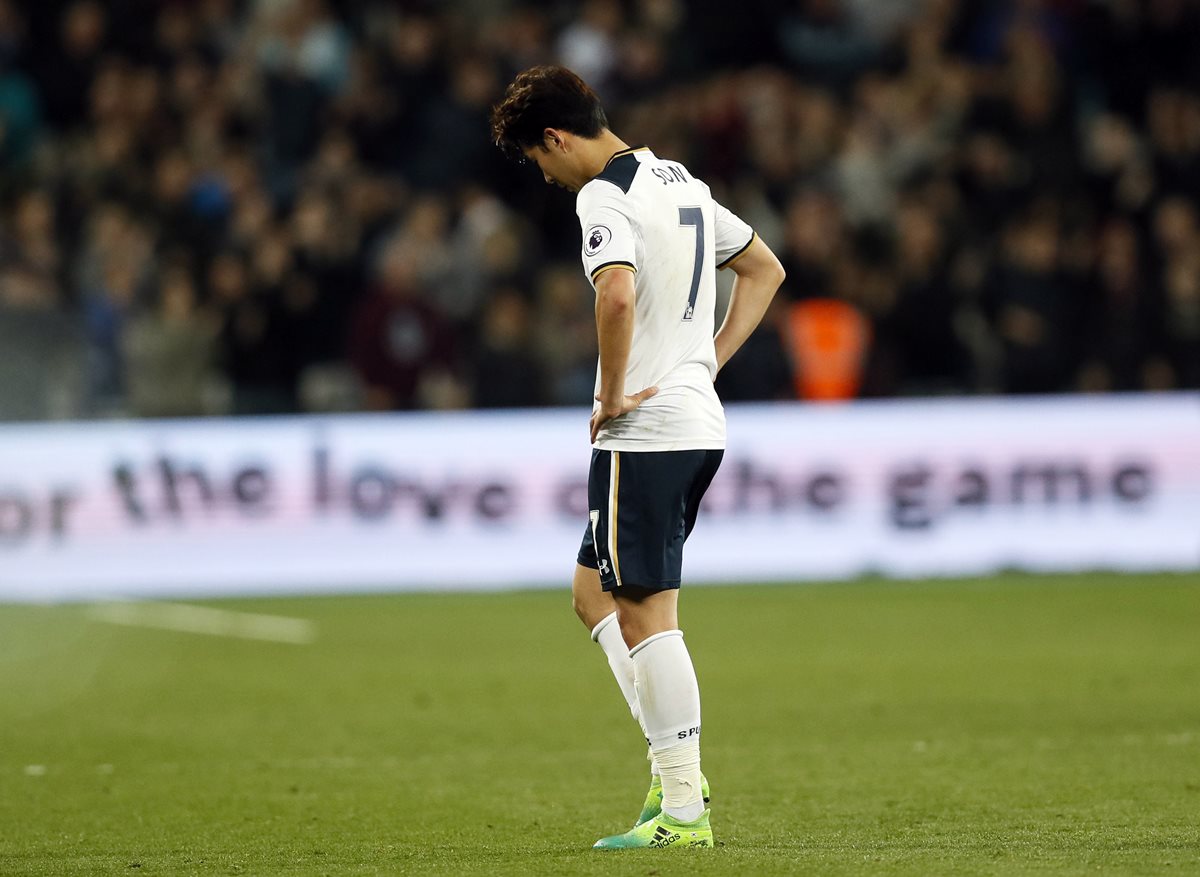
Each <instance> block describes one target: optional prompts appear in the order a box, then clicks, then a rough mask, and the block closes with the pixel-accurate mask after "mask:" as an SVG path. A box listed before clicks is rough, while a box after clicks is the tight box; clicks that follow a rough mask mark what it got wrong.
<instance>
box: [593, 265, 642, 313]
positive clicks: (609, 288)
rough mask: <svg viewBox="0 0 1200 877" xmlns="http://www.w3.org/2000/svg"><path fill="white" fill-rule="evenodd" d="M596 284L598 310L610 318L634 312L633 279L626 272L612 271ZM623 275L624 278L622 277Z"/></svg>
mask: <svg viewBox="0 0 1200 877" xmlns="http://www.w3.org/2000/svg"><path fill="white" fill-rule="evenodd" d="M608 273H609V274H617V275H618V276H617V277H612V278H610V277H609V276H608V275H607V274H606V275H604V276H603V277H601V278H600V282H599V283H597V284H596V309H597V311H599V312H602V313H605V314H608V315H610V316H618V317H619V316H622V315H624V314H626V313H628V312H629V311H632V310H633V303H634V288H633V283H632V278H631V277H630V276H629V274H628V272H626V271H620V272H617V271H610V272H608ZM622 275H623V276H622Z"/></svg>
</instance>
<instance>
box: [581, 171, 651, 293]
mask: <svg viewBox="0 0 1200 877" xmlns="http://www.w3.org/2000/svg"><path fill="white" fill-rule="evenodd" d="M575 209H576V212H577V213H578V214H579V225H580V228H582V229H583V269H584V271H586V272H587V275H588V277H589V278H590V279H591V281H592V285H593V286H594V285H595V283H596V279H597V278H598V277H599V276H600V275H601V274H603V273H604V272H605V271H609V270H611V269H613V268H624V269H627V270H630V271H633V272H635V273H636V271H637V270H638V254H637V235H636V232H635V230H634V229H635V225H634V221H633V216H632V211H631V209H630V204H629V201H628V200H627V199H626V198H625V197H624V195H623V194H622V192H621V190H620V189H618V188H617V187H616V186H611V185H609V184H608V183H605V182H599V183H594V184H589V185H587V186H585V187H584V188H583V189H582V190H580V192H579V197H578V199H577V200H576V204H575Z"/></svg>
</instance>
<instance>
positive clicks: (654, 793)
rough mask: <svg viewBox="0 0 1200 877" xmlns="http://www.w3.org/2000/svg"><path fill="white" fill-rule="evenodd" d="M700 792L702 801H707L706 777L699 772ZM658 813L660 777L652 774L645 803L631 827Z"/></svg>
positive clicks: (646, 820)
mask: <svg viewBox="0 0 1200 877" xmlns="http://www.w3.org/2000/svg"><path fill="white" fill-rule="evenodd" d="M700 793H701V794H702V795H704V803H705V804H707V803H708V801H709V794H708V777H706V776H705V775H704V774H700ZM659 813H662V777H660V776H659V775H658V774H653V775H652V776H651V777H650V791H648V792H647V793H646V803H645V804H643V805H642V813H641V815H640V816H638V819H637V822H635V823H633V827H634V828H637V827H638V826H639V825H641V824H642V823H644V822H649V821H650V820H651V819H653V818H654V817H655V816H657V815H658V814H659Z"/></svg>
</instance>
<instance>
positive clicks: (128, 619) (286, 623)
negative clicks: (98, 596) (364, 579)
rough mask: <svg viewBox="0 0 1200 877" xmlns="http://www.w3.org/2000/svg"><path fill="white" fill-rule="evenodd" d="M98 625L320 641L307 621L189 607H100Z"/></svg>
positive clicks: (268, 639) (95, 615)
mask: <svg viewBox="0 0 1200 877" xmlns="http://www.w3.org/2000/svg"><path fill="white" fill-rule="evenodd" d="M89 614H90V615H91V617H92V618H95V619H96V620H97V621H107V622H108V623H110V624H124V625H127V626H129V627H153V628H157V629H159V630H177V631H182V632H184V633H201V634H207V635H208V636H225V637H232V638H234V639H252V640H261V641H265V642H274V643H292V644H294V645H308V644H309V643H311V642H312V641H313V640H315V639H316V638H317V626H316V625H315V624H314V623H313V622H311V621H308V620H307V619H304V618H287V617H284V616H282V615H259V614H257V613H253V612H232V611H230V610H228V609H213V608H211V607H209V606H192V605H189V604H186V603H152V602H114V603H100V604H97V605H95V606H93V607H91V612H90V613H89Z"/></svg>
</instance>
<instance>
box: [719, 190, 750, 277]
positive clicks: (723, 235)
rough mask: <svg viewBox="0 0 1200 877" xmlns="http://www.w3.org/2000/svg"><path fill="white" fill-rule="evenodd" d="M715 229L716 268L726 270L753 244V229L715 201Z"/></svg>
mask: <svg viewBox="0 0 1200 877" xmlns="http://www.w3.org/2000/svg"><path fill="white" fill-rule="evenodd" d="M713 219H714V220H715V223H716V226H717V229H716V251H717V267H718V268H728V267H729V266H730V265H732V264H733V263H734V262H735V261H736V260H737V257H738V256H740V255H742V253H744V252H746V250H748V249H750V245H751V244H752V243H754V238H755V233H754V229H752V228H751V227H750V226H748V225H746V223H744V222H743V221H742V220H741V219H740V218H739V217H738V216H737V215H735V214H734V213H732V212H731V211H729V210H727V209H726V208H725V207H723V206H722V205H720V204H718V203H717V202H716V201H714V202H713Z"/></svg>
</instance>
